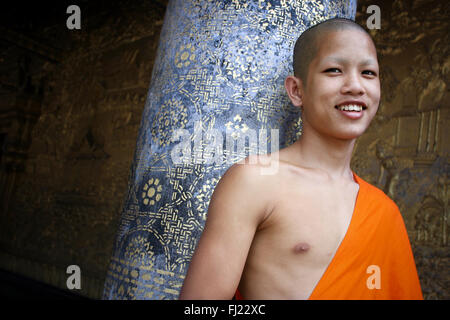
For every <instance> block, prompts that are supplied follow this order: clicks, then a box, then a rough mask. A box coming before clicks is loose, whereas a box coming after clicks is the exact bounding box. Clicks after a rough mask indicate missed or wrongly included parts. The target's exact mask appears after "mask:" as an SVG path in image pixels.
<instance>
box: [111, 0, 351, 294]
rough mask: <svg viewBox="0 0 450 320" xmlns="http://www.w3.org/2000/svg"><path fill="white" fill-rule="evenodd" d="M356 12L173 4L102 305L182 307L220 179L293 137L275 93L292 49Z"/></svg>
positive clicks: (239, 3) (193, 1)
mask: <svg viewBox="0 0 450 320" xmlns="http://www.w3.org/2000/svg"><path fill="white" fill-rule="evenodd" d="M355 12H356V0H323V1H318V0H317V1H282V0H278V1H276V0H260V1H256V0H253V1H245V0H228V1H222V0H217V1H216V0H172V1H170V2H169V4H168V7H167V11H166V15H165V19H164V25H163V28H162V31H161V35H160V44H159V47H158V53H157V58H156V61H155V64H154V69H153V72H152V80H151V84H150V89H149V93H148V96H147V101H146V105H145V109H144V112H143V117H142V123H141V128H140V131H139V135H138V140H137V147H136V151H135V156H134V161H133V165H132V168H131V172H130V177H129V187H128V193H127V197H126V199H125V203H124V207H123V210H122V217H121V223H120V227H119V231H118V234H117V239H116V242H115V244H114V252H113V256H112V258H111V262H110V267H109V270H108V273H107V276H106V281H105V288H104V294H103V297H104V298H105V299H176V298H177V297H178V294H179V291H180V289H181V286H182V284H183V279H184V276H185V274H186V271H187V268H188V266H189V262H190V258H191V256H192V254H193V252H194V249H195V247H196V245H197V241H198V239H199V237H200V235H201V232H202V230H203V226H204V223H205V219H206V214H207V210H208V204H209V200H210V197H211V195H212V193H213V191H214V188H215V186H216V184H217V182H218V181H219V179H220V177H221V176H222V175H223V174H224V173H225V171H226V170H227V169H228V168H229V167H230V166H231V165H232V164H233V163H234V162H236V161H238V160H239V159H242V158H244V157H245V156H247V155H248V154H252V153H257V152H258V153H267V152H272V151H276V150H278V149H279V148H282V147H284V146H287V145H289V144H291V143H293V142H294V141H295V140H296V139H297V138H298V137H299V135H300V130H301V120H300V113H299V110H298V109H296V108H294V107H293V106H292V105H291V104H290V102H289V100H288V97H287V95H286V94H285V90H284V85H283V83H284V79H285V78H286V76H287V75H288V74H291V73H292V49H293V46H294V43H295V40H296V39H297V37H298V36H299V35H300V34H301V32H303V31H304V30H305V29H306V28H308V27H309V26H311V25H314V24H317V23H318V22H320V21H323V20H326V19H329V18H332V17H336V16H338V17H346V18H351V19H354V16H355ZM242 142H245V144H244V143H242ZM240 143H241V144H240Z"/></svg>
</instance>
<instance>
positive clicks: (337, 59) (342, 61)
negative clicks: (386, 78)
mask: <svg viewBox="0 0 450 320" xmlns="http://www.w3.org/2000/svg"><path fill="white" fill-rule="evenodd" d="M328 60H331V61H334V62H337V63H340V64H346V63H348V60H347V59H345V58H341V57H334V56H330V57H326V58H325V59H324V61H328ZM376 64H377V63H376V60H374V59H372V58H368V59H365V60H363V61H361V62H360V63H359V65H360V66H368V65H376Z"/></svg>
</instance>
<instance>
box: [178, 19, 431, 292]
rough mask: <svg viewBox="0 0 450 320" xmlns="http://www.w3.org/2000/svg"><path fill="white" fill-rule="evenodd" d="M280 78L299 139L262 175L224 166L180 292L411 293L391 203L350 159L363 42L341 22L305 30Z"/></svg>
mask: <svg viewBox="0 0 450 320" xmlns="http://www.w3.org/2000/svg"><path fill="white" fill-rule="evenodd" d="M285 87H286V91H287V93H288V95H289V98H290V100H291V101H292V103H293V105H295V106H298V107H301V108H302V110H303V112H302V120H303V133H302V136H301V137H300V139H299V140H298V141H296V142H295V143H293V144H292V145H290V146H289V147H287V148H284V149H281V150H280V151H279V152H278V154H277V155H276V157H273V155H274V154H272V159H276V158H278V161H279V163H278V164H279V166H278V170H277V172H276V173H275V174H273V175H264V174H261V168H262V166H263V165H262V164H260V163H257V164H251V163H252V162H251V161H249V160H251V158H252V157H257V156H250V157H249V159H247V161H246V164H235V165H233V166H232V167H230V168H229V169H228V171H227V172H226V173H225V174H224V176H223V177H222V179H221V180H220V182H219V183H218V185H217V187H216V189H215V191H214V194H213V196H212V198H211V201H210V205H209V209H208V216H207V221H206V224H205V228H204V231H203V234H202V236H201V239H200V241H199V244H198V247H197V249H196V251H195V253H194V256H193V258H192V261H191V264H190V266H189V270H188V272H187V275H186V278H185V281H184V284H183V287H182V290H181V293H180V299H230V298H232V297H233V296H235V295H236V298H237V299H422V292H421V288H420V284H419V279H418V276H417V271H416V266H415V263H414V259H413V255H412V251H411V247H410V243H409V240H408V235H407V233H406V229H405V225H404V222H403V219H402V216H401V214H400V212H399V210H398V208H397V206H396V205H395V204H394V202H393V201H392V200H391V199H389V198H388V197H387V196H386V195H385V194H384V193H383V192H382V191H381V190H379V189H377V188H376V187H374V186H372V185H370V184H368V183H367V182H365V181H364V180H362V179H361V178H360V177H358V176H357V175H356V174H355V173H354V172H353V171H352V170H351V168H350V159H351V156H352V151H353V148H354V145H355V141H356V139H357V138H358V137H359V136H361V135H362V134H363V133H364V131H365V130H366V129H367V127H368V126H369V124H370V122H371V120H372V119H373V117H374V116H375V113H376V112H377V109H378V105H379V102H380V79H379V68H378V60H377V53H376V49H375V45H374V43H373V41H372V39H371V38H370V36H369V35H368V34H367V32H366V31H365V30H364V29H363V28H361V27H360V26H359V25H358V24H356V23H354V22H353V21H351V20H347V19H331V20H327V21H325V22H323V23H320V24H318V25H316V26H314V27H312V28H310V29H308V30H307V31H305V32H304V33H303V34H302V35H301V36H300V38H299V39H298V40H297V43H296V45H295V50H294V76H289V77H287V79H286V80H285ZM259 157H268V156H267V155H266V156H259ZM258 159H259V158H258ZM253 160H254V159H253ZM266 160H267V159H266ZM273 161H275V160H273Z"/></svg>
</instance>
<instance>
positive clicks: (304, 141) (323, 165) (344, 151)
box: [293, 127, 356, 180]
mask: <svg viewBox="0 0 450 320" xmlns="http://www.w3.org/2000/svg"><path fill="white" fill-rule="evenodd" d="M305 129H306V130H305ZM309 129H311V128H305V127H304V131H303V133H302V136H301V137H300V139H299V140H297V141H296V142H295V143H294V144H293V148H294V150H295V151H294V152H295V153H296V154H297V159H298V163H299V164H300V165H301V166H302V167H308V168H314V169H319V170H321V171H324V172H326V173H327V174H328V176H329V177H330V178H332V179H333V180H334V179H336V180H342V179H348V178H350V179H352V180H353V175H352V171H351V169H350V160H351V158H352V152H353V148H354V146H355V141H356V138H354V139H349V140H344V139H336V138H330V137H329V136H327V137H324V136H323V135H321V134H320V133H318V132H316V131H314V130H312V129H311V130H309Z"/></svg>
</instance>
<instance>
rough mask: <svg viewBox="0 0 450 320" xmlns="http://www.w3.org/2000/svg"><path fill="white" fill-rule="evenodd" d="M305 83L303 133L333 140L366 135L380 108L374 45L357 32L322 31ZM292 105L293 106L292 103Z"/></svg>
mask: <svg viewBox="0 0 450 320" xmlns="http://www.w3.org/2000/svg"><path fill="white" fill-rule="evenodd" d="M317 43H318V50H317V53H316V55H315V57H314V59H313V60H312V61H311V63H310V65H309V69H308V75H307V78H306V83H304V84H303V83H301V82H300V80H298V81H299V90H298V94H299V96H300V97H301V103H300V104H297V105H302V106H303V113H302V119H303V123H304V130H305V132H306V130H315V131H316V132H317V133H319V134H324V135H328V136H332V137H334V138H337V139H354V138H357V137H359V136H360V135H362V134H363V133H364V131H365V130H366V129H367V127H368V126H369V124H370V122H371V121H372V119H373V117H374V116H375V113H376V112H377V110H378V105H379V103H380V80H379V76H378V74H379V69H378V60H377V54H376V49H375V46H374V44H373V42H372V40H371V39H370V37H369V36H368V35H366V34H365V33H364V32H361V31H359V30H355V29H344V30H339V31H331V32H326V33H325V34H324V35H321V36H320V37H319V38H318V39H317ZM294 104H295V103H294Z"/></svg>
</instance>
